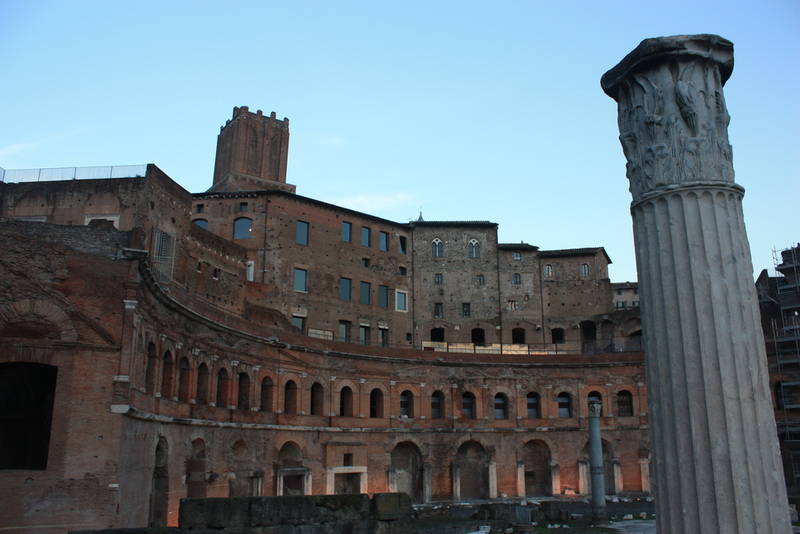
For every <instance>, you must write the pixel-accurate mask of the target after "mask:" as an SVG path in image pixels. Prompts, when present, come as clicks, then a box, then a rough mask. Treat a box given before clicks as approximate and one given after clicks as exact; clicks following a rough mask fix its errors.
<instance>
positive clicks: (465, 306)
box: [461, 302, 472, 317]
mask: <svg viewBox="0 0 800 534" xmlns="http://www.w3.org/2000/svg"><path fill="white" fill-rule="evenodd" d="M461 315H462V316H463V317H469V316H470V315H472V309H471V306H470V305H469V302H462V303H461Z"/></svg>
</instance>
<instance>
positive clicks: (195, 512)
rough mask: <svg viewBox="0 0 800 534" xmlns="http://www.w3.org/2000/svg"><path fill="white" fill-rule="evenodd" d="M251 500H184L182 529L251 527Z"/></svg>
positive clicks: (237, 498)
mask: <svg viewBox="0 0 800 534" xmlns="http://www.w3.org/2000/svg"><path fill="white" fill-rule="evenodd" d="M251 500H252V498H248V497H231V498H216V499H182V500H181V506H180V512H179V522H180V525H181V528H190V529H195V528H201V527H206V528H218V529H219V528H226V527H249V526H250V524H251V521H250V515H251V513H250V501H251Z"/></svg>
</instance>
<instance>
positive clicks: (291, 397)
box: [283, 380, 297, 413]
mask: <svg viewBox="0 0 800 534" xmlns="http://www.w3.org/2000/svg"><path fill="white" fill-rule="evenodd" d="M283 413H297V384H295V383H294V380H289V381H288V382H286V386H284V388H283Z"/></svg>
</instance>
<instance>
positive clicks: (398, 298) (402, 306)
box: [394, 289, 408, 312]
mask: <svg viewBox="0 0 800 534" xmlns="http://www.w3.org/2000/svg"><path fill="white" fill-rule="evenodd" d="M394 309H395V311H401V312H404V311H408V293H407V292H405V291H400V290H399V289H397V290H395V292H394Z"/></svg>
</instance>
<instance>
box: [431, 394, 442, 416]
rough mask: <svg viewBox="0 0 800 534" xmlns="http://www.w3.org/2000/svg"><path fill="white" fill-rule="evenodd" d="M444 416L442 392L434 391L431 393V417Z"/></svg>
mask: <svg viewBox="0 0 800 534" xmlns="http://www.w3.org/2000/svg"><path fill="white" fill-rule="evenodd" d="M443 417H444V393H442V392H441V391H434V392H433V395H431V419H442V418H443Z"/></svg>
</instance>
